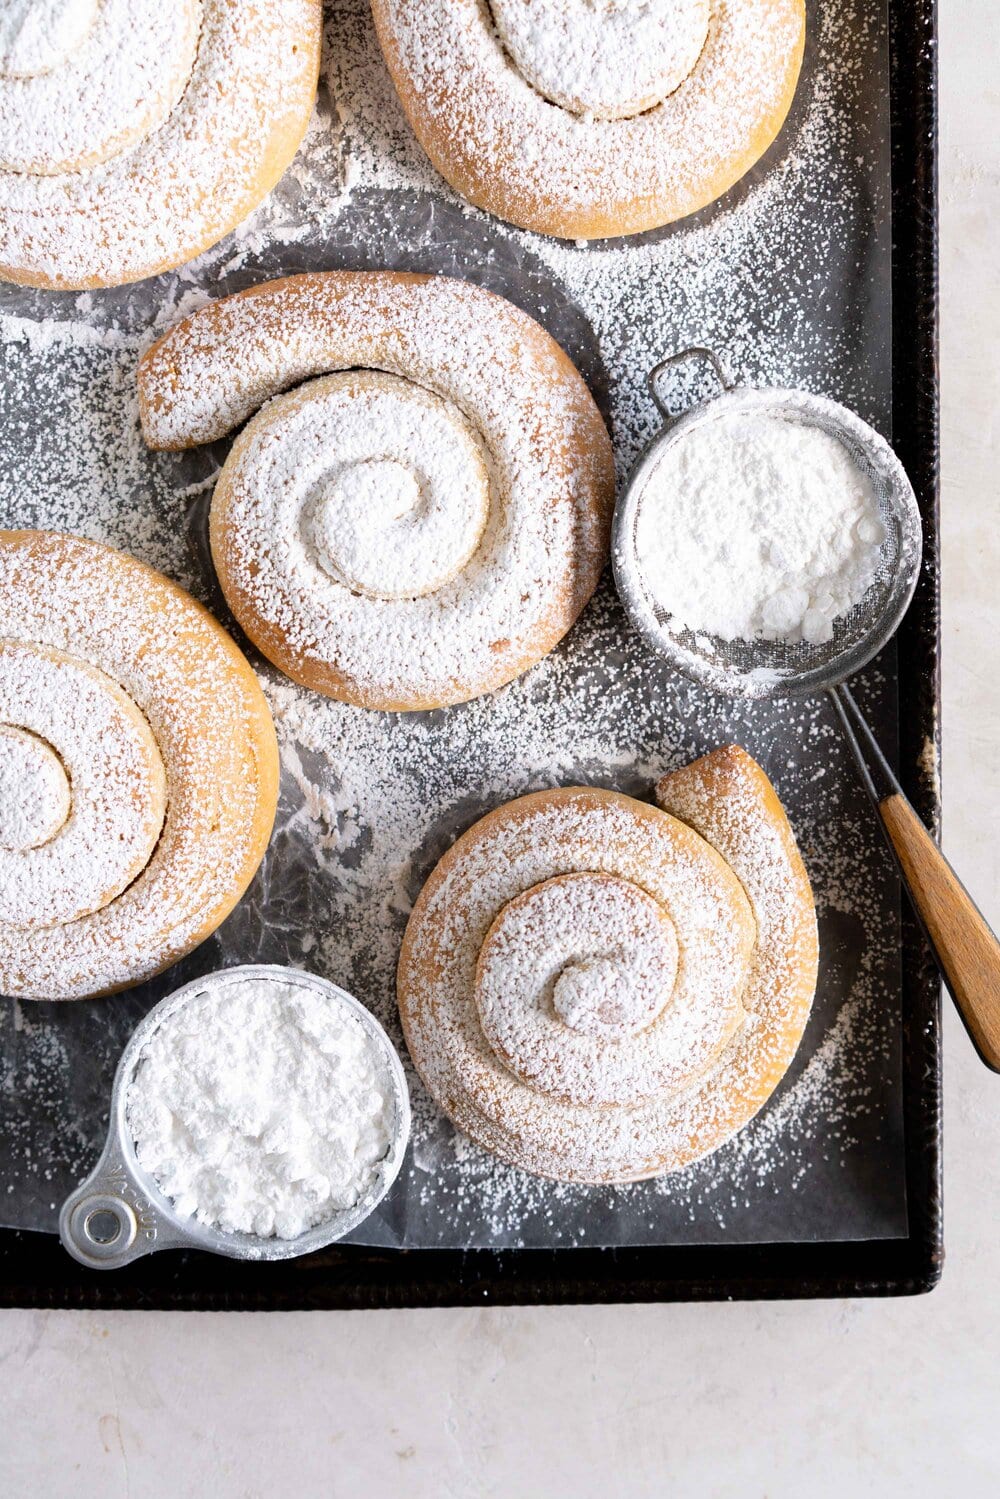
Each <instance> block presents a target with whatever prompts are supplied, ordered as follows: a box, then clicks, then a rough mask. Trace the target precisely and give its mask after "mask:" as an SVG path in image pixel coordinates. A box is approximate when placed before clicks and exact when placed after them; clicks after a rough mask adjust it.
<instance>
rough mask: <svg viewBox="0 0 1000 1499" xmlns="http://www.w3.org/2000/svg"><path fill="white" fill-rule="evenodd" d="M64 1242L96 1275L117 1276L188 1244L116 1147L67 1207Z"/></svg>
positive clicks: (108, 1151) (64, 1209)
mask: <svg viewBox="0 0 1000 1499" xmlns="http://www.w3.org/2000/svg"><path fill="white" fill-rule="evenodd" d="M59 1237H60V1239H61V1240H62V1242H63V1247H64V1248H65V1249H67V1250H68V1251H69V1253H70V1254H71V1255H72V1256H73V1258H74V1259H76V1260H79V1261H80V1263H81V1265H86V1266H88V1267H89V1268H90V1269H91V1270H117V1269H120V1267H121V1266H122V1265H127V1264H129V1263H130V1262H131V1261H132V1260H137V1259H139V1258H141V1256H142V1255H145V1254H153V1253H154V1252H155V1251H156V1250H158V1249H170V1248H173V1247H174V1246H176V1245H179V1244H183V1243H184V1242H185V1240H184V1239H183V1237H181V1236H180V1235H178V1234H177V1233H176V1232H175V1231H174V1230H173V1229H172V1227H171V1225H170V1224H169V1223H167V1222H165V1221H164V1220H163V1219H162V1218H161V1216H160V1215H159V1213H158V1211H157V1209H156V1207H155V1206H154V1204H153V1203H151V1202H150V1200H149V1198H148V1197H147V1196H146V1194H145V1193H144V1192H143V1191H142V1189H141V1187H139V1185H138V1184H137V1183H136V1181H135V1180H134V1179H133V1177H132V1175H131V1173H130V1172H129V1170H128V1167H127V1166H126V1164H125V1161H124V1159H123V1158H122V1156H121V1155H120V1154H119V1152H118V1150H117V1149H116V1148H115V1146H114V1144H113V1143H112V1144H111V1145H110V1146H109V1147H108V1149H106V1150H105V1152H104V1155H103V1156H102V1157H101V1159H100V1161H99V1162H98V1164H97V1167H96V1168H95V1170H94V1171H93V1172H92V1173H91V1175H90V1176H89V1177H88V1178H87V1180H86V1181H85V1182H83V1183H82V1185H80V1186H79V1187H77V1189H76V1191H75V1192H72V1193H71V1194H70V1196H69V1197H67V1199H66V1201H65V1202H64V1203H63V1205H62V1210H61V1211H60V1214H59Z"/></svg>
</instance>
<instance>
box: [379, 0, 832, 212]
mask: <svg viewBox="0 0 1000 1499" xmlns="http://www.w3.org/2000/svg"><path fill="white" fill-rule="evenodd" d="M713 10H714V14H713V20H712V24H711V27H710V32H709V38H708V41H707V42H706V45H705V49H704V51H703V54H702V57H701V59H700V60H699V63H698V64H697V66H696V68H695V70H694V72H693V73H692V75H691V76H690V77H689V78H688V79H687V80H685V82H684V83H682V84H681V86H680V87H679V88H678V89H677V90H676V91H675V92H674V93H673V94H671V95H670V96H669V97H668V98H667V99H666V100H664V101H663V103H662V104H660V105H659V106H657V108H655V109H652V110H649V111H647V112H646V113H644V114H641V115H639V116H637V117H635V118H632V119H621V120H592V121H586V120H583V119H581V118H580V117H578V116H575V115H571V114H569V113H568V112H567V111H564V110H561V109H559V108H557V107H554V106H552V105H551V104H549V103H548V102H547V101H545V100H543V99H542V98H541V96H540V95H536V94H535V93H534V91H533V90H532V89H531V87H530V85H528V84H526V83H525V81H524V80H523V79H522V78H521V77H520V75H519V74H518V73H517V71H516V69H515V68H514V66H513V64H512V63H510V62H509V60H508V59H507V56H506V53H505V52H504V50H503V47H502V44H501V43H500V41H499V39H498V37H497V36H496V34H495V31H494V29H493V26H492V23H491V19H490V13H489V9H488V6H487V4H486V3H485V0H372V12H373V15H374V17H375V24H376V28H377V30H378V35H379V41H380V44H381V46H382V51H383V53H384V55H385V60H386V63H387V65H388V68H389V72H390V74H391V76H392V80H393V83H394V84H395V87H396V91H397V93H398V94H399V98H400V101H401V103H402V106H403V109H404V111H405V113H406V116H407V118H408V120H409V122H410V125H411V126H412V128H413V131H414V134H415V135H416V137H417V139H418V140H419V141H420V144H421V146H422V147H423V149H424V150H425V151H426V153H427V155H428V157H429V158H430V160H431V162H432V163H433V165H434V167H435V168H436V169H437V170H438V171H439V172H440V173H441V175H442V176H443V177H444V178H445V180H446V181H447V182H449V183H450V184H451V185H452V187H454V188H455V189H456V191H457V192H459V193H460V194H461V195H462V196H463V197H464V198H467V199H468V200H469V202H471V203H474V204H476V205H477V207H479V208H483V209H485V210H486V211H487V212H488V213H492V214H495V215H496V216H497V217H498V218H501V219H505V220H507V221H508V222H510V223H513V224H517V225H519V226H520V227H521V228H524V229H533V230H535V231H537V232H538V233H541V234H551V235H555V236H558V237H560V238H564V239H603V238H608V237H615V236H620V235H626V234H638V233H641V232H642V231H644V230H647V229H655V228H658V227H660V226H661V225H664V224H669V223H672V222H674V221H675V220H677V219H680V218H684V217H686V216H687V215H689V214H692V213H695V212H697V210H698V209H700V208H704V207H706V206H707V205H708V204H709V203H712V202H714V201H715V200H716V199H717V198H719V197H721V196H722V195H723V194H724V193H725V192H727V191H728V190H729V189H730V188H731V187H732V186H733V185H734V184H735V183H736V182H738V181H739V180H740V178H741V177H743V176H744V175H745V174H746V173H747V172H748V171H749V170H750V168H751V167H752V166H754V164H755V163H756V162H757V161H759V160H760V158H761V157H762V156H763V154H764V153H765V151H767V149H768V148H769V147H770V146H771V144H772V143H773V142H774V140H775V139H776V137H777V135H778V134H779V132H780V130H781V127H782V125H783V124H784V122H785V119H786V117H787V115H788V111H789V109H790V108H791V104H792V100H793V98H794V96H795V90H796V86H797V84H798V78H799V73H800V70H801V66H802V57H803V52H804V47H805V3H804V0H742V10H743V11H752V12H753V13H754V14H753V17H752V23H753V26H754V27H756V28H758V30H759V32H761V33H763V35H760V36H758V34H757V32H756V31H755V32H754V33H753V36H752V37H751V40H753V41H754V43H755V45H756V48H757V50H758V51H759V54H760V55H759V57H758V58H757V61H756V62H749V63H748V59H747V57H746V56H744V55H743V53H742V51H741V50H740V45H739V43H740V38H741V34H742V33H741V25H742V24H743V23H745V20H746V18H745V17H744V16H743V15H742V13H741V7H740V4H739V3H734V0H716V3H715V5H714V7H713ZM734 11H735V12H736V15H735V20H736V21H737V23H740V24H737V26H736V27H735V29H734V28H733V26H732V25H731V22H732V21H733V19H734V16H733V12H734ZM730 33H732V35H731V34H730ZM768 33H771V34H772V35H773V37H774V39H775V42H774V45H773V46H771V45H769V43H768V40H767V36H768ZM743 40H744V41H745V40H746V37H743ZM755 68H758V69H760V70H763V71H766V73H767V75H768V76H767V78H766V80H765V81H764V86H761V87H757V86H756V82H755V78H754V69H755ZM713 92H714V94H715V96H716V97H718V96H720V94H723V95H724V101H725V107H723V108H722V110H721V115H717V114H716V113H715V111H714V108H713V97H712V96H713ZM758 96H759V97H758ZM727 110H728V111H729V112H730V113H735V112H737V111H739V112H740V119H741V122H742V123H741V126H740V127H739V128H737V129H735V130H733V129H732V128H731V127H730V125H729V124H727V120H726V118H725V116H726V114H727Z"/></svg>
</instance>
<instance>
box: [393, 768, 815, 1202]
mask: <svg viewBox="0 0 1000 1499" xmlns="http://www.w3.org/2000/svg"><path fill="white" fill-rule="evenodd" d="M657 798H658V800H659V802H660V808H669V811H666V810H661V809H660V808H657V807H652V806H649V805H647V804H645V803H643V802H638V801H635V800H633V799H632V798H630V797H626V796H620V795H618V794H616V793H615V792H611V791H602V790H595V789H592V788H587V789H583V788H571V789H568V790H558V791H545V792H538V793H536V794H534V795H531V796H525V797H522V798H521V799H520V800H518V801H514V802H510V803H508V804H507V805H506V806H503V807H500V808H499V809H498V810H497V811H495V812H492V813H490V815H489V816H487V817H485V818H483V819H482V821H480V822H478V823H476V824H475V826H474V827H472V828H471V829H470V830H469V831H468V832H467V833H466V834H465V835H464V836H463V837H462V838H460V839H459V840H458V842H457V843H456V844H455V845H454V846H453V847H452V848H451V849H450V850H449V851H448V852H447V853H446V854H445V856H444V858H443V859H442V860H441V861H440V863H439V864H438V865H437V867H436V868H435V870H434V871H433V873H432V874H431V876H430V878H429V880H428V881H427V883H426V885H425V886H424V889H423V890H422V892H421V894H420V898H419V899H418V901H417V904H416V906H415V908H414V911H413V914H412V916H411V918H410V921H409V925H408V926H407V930H406V936H405V939H404V942H403V950H402V954H401V957H400V963H399V974H398V993H399V1007H400V1013H401V1016H402V1021H403V1029H404V1032H405V1035H406V1041H407V1045H408V1046H409V1049H410V1055H411V1056H412V1058H413V1061H414V1063H415V1064H416V1067H417V1070H418V1072H419V1073H420V1075H421V1077H422V1078H423V1080H424V1082H425V1083H426V1085H427V1087H428V1089H429V1091H430V1092H431V1094H432V1095H433V1097H434V1098H435V1099H436V1100H437V1102H438V1104H439V1105H440V1106H441V1107H442V1108H443V1109H444V1111H445V1112H446V1113H447V1114H448V1115H449V1116H450V1117H451V1118H452V1120H453V1121H454V1122H455V1124H456V1125H457V1126H458V1128H459V1129H461V1130H463V1131H464V1132H465V1133H467V1134H469V1135H471V1137H472V1138H473V1139H474V1140H476V1141H477V1142H478V1143H479V1144H481V1145H482V1146H484V1147H485V1148H486V1149H487V1150H490V1151H492V1152H493V1153H495V1154H496V1155H498V1156H500V1157H501V1158H502V1159H503V1160H505V1161H508V1162H510V1163H511V1164H512V1165H516V1166H520V1167H522V1168H523V1169H524V1170H526V1171H531V1172H534V1173H536V1174H537V1175H540V1176H548V1177H554V1178H557V1179H559V1180H564V1181H579V1182H622V1181H632V1180H637V1179H640V1178H643V1177H648V1176H656V1175H660V1174H661V1173H663V1172H666V1171H672V1170H676V1169H678V1168H679V1167H682V1166H684V1165H687V1164H688V1163H689V1162H691V1161H693V1160H696V1159H697V1158H698V1157H700V1156H703V1155H706V1154H707V1153H708V1152H710V1151H712V1150H715V1149H716V1148H717V1147H718V1146H719V1145H721V1144H722V1143H723V1142H724V1141H725V1140H726V1139H728V1138H729V1137H730V1136H731V1135H732V1134H733V1133H734V1132H735V1131H736V1130H738V1129H740V1128H741V1127H742V1126H743V1125H744V1124H746V1122H747V1121H748V1120H749V1119H750V1118H751V1117H752V1116H753V1114H754V1113H756V1111H757V1110H758V1109H759V1108H760V1107H761V1105H762V1104H763V1103H764V1102H765V1101H766V1099H767V1098H768V1097H769V1096H770V1094H771V1092H772V1091H773V1089H774V1088H775V1087H776V1085H777V1083H778V1082H779V1081H780V1079H781V1077H782V1076H783V1074H784V1072H785V1070H786V1068H787V1067H788V1064H789V1063H790V1061H791V1059H792V1056H793V1055H794V1052H795V1049H796V1047H797V1046H798V1043H799V1040H800V1038H801V1035H802V1031H803V1029H804V1027H805V1023H806V1019H807V1017H808V1014H809V1008H810V1005H811V1003H812V997H813V993H814V990H815V986H816V971H817V940H816V917H815V912H814V909H813V903H812V896H811V892H810V889H809V881H808V878H807V876H806V873H805V869H804V868H803V865H802V860H801V858H800V857H799V854H798V851H797V849H796V846H795V841H794V838H793V836H792V833H791V830H790V828H789V826H788V821H787V819H786V817H785V814H784V812H783V811H782V809H781V806H780V804H779V803H778V800H777V797H776V796H775V794H774V790H773V788H772V787H771V785H770V782H769V781H768V779H767V777H766V776H765V774H764V772H763V771H762V770H761V769H760V767H759V766H758V765H757V764H756V763H755V762H754V761H753V760H752V759H751V758H750V756H749V755H747V754H746V752H745V751H743V750H741V749H739V748H737V747H735V746H730V747H728V748H726V749H721V750H716V751H715V752H713V753H712V754H710V755H706V756H705V757H703V758H702V759H701V760H697V761H695V762H694V764H692V765H690V766H688V767H687V768H686V769H684V770H680V771H677V772H675V773H673V774H672V775H668V776H666V777H664V779H663V780H662V781H661V782H660V784H659V786H658V787H657Z"/></svg>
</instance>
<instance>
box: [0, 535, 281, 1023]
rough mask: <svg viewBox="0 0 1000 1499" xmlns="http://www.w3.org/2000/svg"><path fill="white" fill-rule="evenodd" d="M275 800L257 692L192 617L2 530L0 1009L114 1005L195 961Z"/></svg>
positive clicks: (147, 578)
mask: <svg viewBox="0 0 1000 1499" xmlns="http://www.w3.org/2000/svg"><path fill="white" fill-rule="evenodd" d="M277 782H278V764H277V746H276V742H275V737H274V729H273V726H272V723H271V718H270V714H269V712H268V709H267V705H266V703H265V701H264V697H263V694H262V693H261V691H260V688H259V686H258V685H257V681H256V678H255V677H254V675H253V672H252V671H251V669H250V667H249V665H248V664H247V662H246V661H245V660H244V658H243V657H242V655H241V654H240V652H239V651H238V650H237V648H236V646H235V645H234V644H233V642H232V641H231V640H230V639H229V637H228V636H227V635H226V634H225V633H224V631H223V630H222V629H221V628H220V626H219V625H218V624H216V622H215V621H214V620H213V619H212V618H211V616H210V615H209V614H208V613H207V612H206V611H205V610H204V609H202V607H201V606H200V605H199V604H196V603H195V601H194V600H193V599H192V598H190V597H189V596H188V595H187V594H186V593H184V592H183V590H182V589H180V588H178V587H177V586H176V585H175V584H173V583H171V582H169V581H168V579H166V578H164V577H162V576H161V575H160V574H159V573H155V572H153V571H152V570H151V569H150V568H148V567H145V566H144V565H143V564H142V563H140V562H137V561H135V559H134V558H132V557H128V556H125V555H124V554H123V553H121V552H115V551H112V550H111V549H110V548H108V547H103V546H99V545H97V543H95V542H90V541H82V540H80V539H78V538H76V537H72V536H64V535H60V534H57V533H55V532H44V531H0V992H3V993H5V994H12V995H18V996H21V997H27V998H35V999H78V998H82V997H85V996H87V995H93V994H100V993H107V992H109V991H111V990H114V989H120V988H125V987H127V986H128V985H130V984H135V983H138V982H139V981H140V980H142V979H145V978H149V977H151V976H152V975H153V974H154V973H157V972H159V971H160V969H162V968H166V967H167V966H168V965H169V964H170V963H173V962H174V961H176V959H178V958H180V957H182V956H183V955H184V954H185V953H187V952H189V951H190V950H191V949H192V948H193V947H195V946H196V945H197V944H198V943H199V942H201V941H203V940H204V938H205V937H207V936H208V935H209V934H210V933H211V932H213V931H214V930H215V928H216V927H217V926H218V925H219V923H220V922H221V921H222V920H223V919H224V917H226V916H227V915H228V914H229V912H230V911H231V910H232V908H233V906H234V905H235V904H236V902H237V900H238V899H239V897H240V896H241V895H242V893H243V891H244V889H245V888H246V886H247V884H248V883H249V881H250V879H251V878H252V876H253V874H254V871H255V870H256V868H257V865H258V864H259V862H260V859H261V856H262V855H263V852H264V849H265V847H266V844H267V840H268V837H269V835H270V831H271V825H272V823H273V820H274V812H275V806H276V801H277Z"/></svg>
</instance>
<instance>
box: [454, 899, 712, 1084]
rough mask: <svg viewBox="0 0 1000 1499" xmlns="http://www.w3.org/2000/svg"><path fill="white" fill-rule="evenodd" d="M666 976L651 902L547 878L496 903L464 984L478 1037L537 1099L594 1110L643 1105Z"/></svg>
mask: <svg viewBox="0 0 1000 1499" xmlns="http://www.w3.org/2000/svg"><path fill="white" fill-rule="evenodd" d="M678 970H679V954H678V940H677V933H676V931H675V928H674V923H673V920H672V918H671V916H670V914H669V912H668V911H667V909H666V907H665V906H664V905H663V904H661V902H660V901H659V900H656V899H654V898H653V896H651V895H649V894H647V892H646V891H645V890H643V889H642V888H641V887H640V886H638V885H636V884H633V883H632V881H631V880H629V879H624V878H622V877H621V876H619V875H615V874H609V873H604V872H600V873H598V872H593V873H592V872H580V873H570V874H562V875H556V876H554V877H553V878H552V879H548V880H544V881H542V883H541V884H538V885H532V886H531V887H530V888H529V889H527V890H525V891H524V892H523V893H522V894H520V895H518V896H515V897H514V899H513V900H511V901H508V902H507V904H506V905H505V906H504V907H503V908H502V910H501V911H500V913H499V915H498V916H497V917H496V919H495V920H494V922H493V925H492V926H491V927H490V930H489V931H488V933H487V934H486V938H485V940H484V942H483V944H482V947H481V949H480V953H479V961H478V965H477V972H476V1006H477V1009H478V1011H479V1020H480V1024H481V1026H482V1030H483V1035H484V1036H485V1038H486V1040H487V1042H488V1043H489V1045H490V1047H491V1048H492V1050H493V1051H494V1052H495V1053H496V1055H497V1056H498V1057H500V1059H501V1060H502V1061H503V1063H504V1065H505V1066H506V1067H508V1068H509V1070H510V1071H511V1072H513V1073H514V1075H515V1076H516V1077H519V1078H520V1079H521V1080H522V1082H528V1083H530V1084H531V1085H532V1086H533V1087H535V1088H537V1089H539V1090H540V1091H541V1092H543V1093H550V1094H553V1095H555V1096H558V1097H563V1098H565V1099H567V1100H568V1101H570V1102H575V1103H585V1102H593V1103H600V1104H606V1103H610V1102H617V1101H628V1100H630V1099H631V1100H634V1099H635V1098H637V1097H645V1096H649V1095H650V1094H651V1093H655V1092H656V1091H657V1087H658V1080H659V1071H658V1067H659V1063H658V1062H657V1061H656V1059H655V1057H654V1055H653V1054H654V1053H655V1052H656V1051H657V1048H658V1047H659V1046H660V1042H661V1039H662V1038H661V1037H660V1036H659V1034H658V1032H659V1031H660V1029H661V1026H662V1019H663V1017H665V1016H667V1015H669V1014H670V1013H671V1011H672V1008H673V1001H674V999H675V994H676V990H677V983H678ZM672 1045H673V1043H671V1048H672ZM683 1050H684V1047H683V1046H682V1048H681V1051H682V1055H681V1056H680V1057H679V1058H678V1061H679V1062H683ZM661 1060H662V1059H661Z"/></svg>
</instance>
